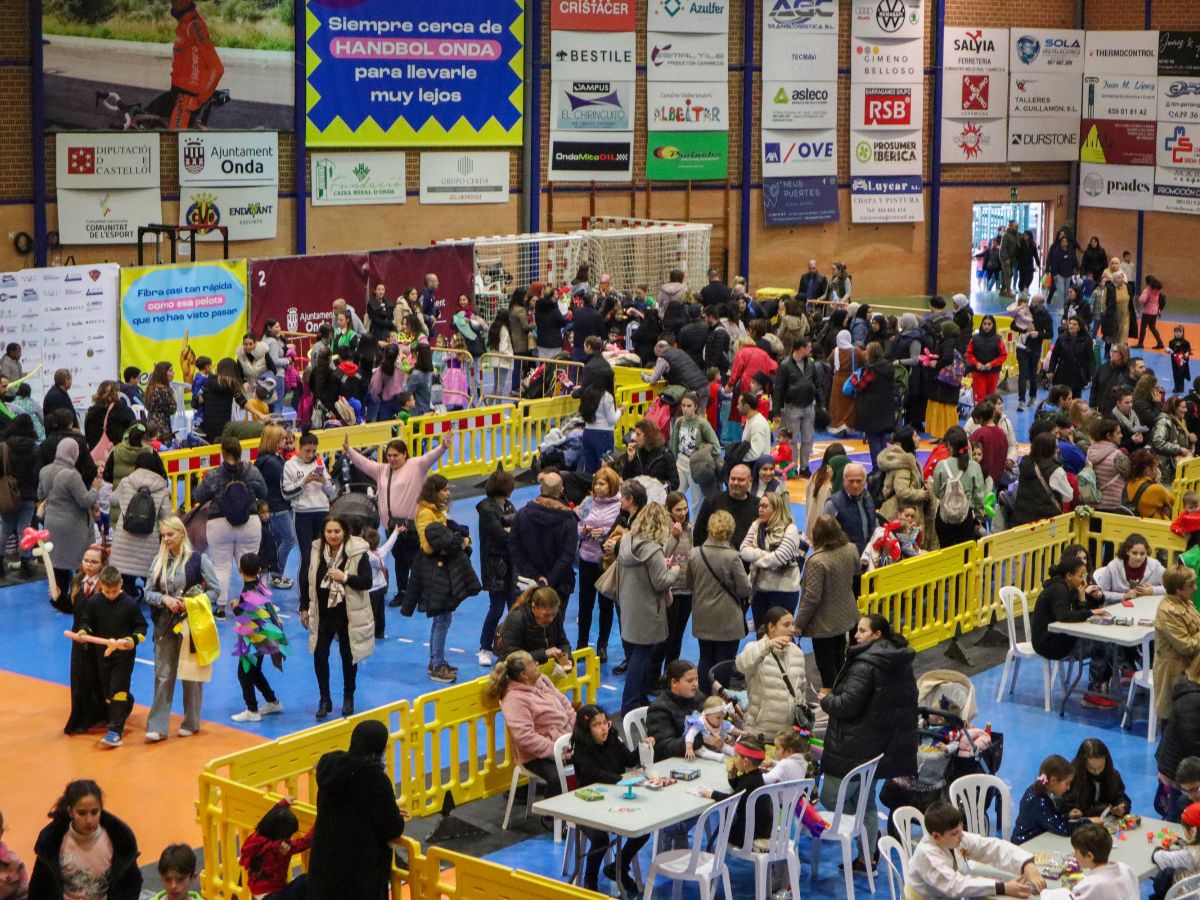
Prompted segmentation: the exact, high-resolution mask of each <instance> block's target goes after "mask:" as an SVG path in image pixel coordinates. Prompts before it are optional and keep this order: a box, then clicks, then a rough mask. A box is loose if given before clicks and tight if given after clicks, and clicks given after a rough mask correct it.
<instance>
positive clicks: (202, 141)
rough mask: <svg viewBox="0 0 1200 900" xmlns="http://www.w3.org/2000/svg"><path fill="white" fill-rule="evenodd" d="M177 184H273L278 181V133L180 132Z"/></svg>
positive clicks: (194, 185) (203, 185)
mask: <svg viewBox="0 0 1200 900" xmlns="http://www.w3.org/2000/svg"><path fill="white" fill-rule="evenodd" d="M179 184H180V186H181V187H217V186H230V185H255V186H260V187H274V186H276V185H278V184H279V135H278V134H277V133H275V132H274V131H245V132H233V131H210V132H188V133H186V134H181V135H180V136H179Z"/></svg>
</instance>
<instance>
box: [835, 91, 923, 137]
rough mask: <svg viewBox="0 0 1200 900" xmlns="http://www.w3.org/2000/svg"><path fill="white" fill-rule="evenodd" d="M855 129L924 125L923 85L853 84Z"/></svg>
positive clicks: (852, 113)
mask: <svg viewBox="0 0 1200 900" xmlns="http://www.w3.org/2000/svg"><path fill="white" fill-rule="evenodd" d="M850 98H851V102H850V126H851V128H868V129H874V128H900V129H910V128H920V127H921V123H922V121H923V119H922V106H923V104H922V87H921V85H919V84H896V85H875V84H853V83H852V88H851V94H850Z"/></svg>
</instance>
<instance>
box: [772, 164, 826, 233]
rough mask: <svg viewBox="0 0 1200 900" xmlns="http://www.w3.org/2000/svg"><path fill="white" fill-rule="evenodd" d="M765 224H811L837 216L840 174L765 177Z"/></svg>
mask: <svg viewBox="0 0 1200 900" xmlns="http://www.w3.org/2000/svg"><path fill="white" fill-rule="evenodd" d="M762 204H763V221H764V223H765V224H766V225H769V226H770V225H810V224H813V223H815V222H836V221H837V220H838V215H839V212H838V188H837V177H836V176H833V175H810V176H807V177H801V178H763V186H762Z"/></svg>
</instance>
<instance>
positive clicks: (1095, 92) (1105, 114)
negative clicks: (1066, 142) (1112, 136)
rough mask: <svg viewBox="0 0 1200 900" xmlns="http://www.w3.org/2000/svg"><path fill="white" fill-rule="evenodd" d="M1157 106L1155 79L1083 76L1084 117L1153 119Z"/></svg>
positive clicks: (1129, 76)
mask: <svg viewBox="0 0 1200 900" xmlns="http://www.w3.org/2000/svg"><path fill="white" fill-rule="evenodd" d="M1157 109H1158V79H1157V78H1156V77H1154V76H1142V75H1085V76H1084V77H1083V117H1084V118H1085V119H1153V118H1154V115H1155V112H1156V111H1157Z"/></svg>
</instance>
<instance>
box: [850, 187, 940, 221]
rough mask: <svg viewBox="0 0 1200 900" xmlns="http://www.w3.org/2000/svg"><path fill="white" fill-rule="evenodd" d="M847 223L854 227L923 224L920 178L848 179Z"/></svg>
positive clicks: (923, 213) (923, 204)
mask: <svg viewBox="0 0 1200 900" xmlns="http://www.w3.org/2000/svg"><path fill="white" fill-rule="evenodd" d="M850 221H851V222H854V223H855V224H856V225H857V224H872V223H884V222H924V221H925V202H924V194H923V193H922V192H921V177H920V176H919V175H911V176H899V177H893V178H873V177H864V176H854V177H852V178H851V179H850Z"/></svg>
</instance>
